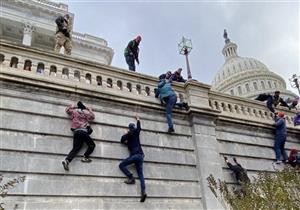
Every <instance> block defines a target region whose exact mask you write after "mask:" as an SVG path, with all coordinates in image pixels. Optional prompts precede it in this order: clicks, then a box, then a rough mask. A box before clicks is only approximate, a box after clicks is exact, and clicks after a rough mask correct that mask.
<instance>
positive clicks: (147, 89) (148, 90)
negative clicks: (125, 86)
mask: <svg viewBox="0 0 300 210" xmlns="http://www.w3.org/2000/svg"><path fill="white" fill-rule="evenodd" d="M145 91H146V95H147V96H150V88H149V87H146V88H145Z"/></svg>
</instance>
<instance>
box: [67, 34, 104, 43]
mask: <svg viewBox="0 0 300 210" xmlns="http://www.w3.org/2000/svg"><path fill="white" fill-rule="evenodd" d="M72 38H74V39H77V40H80V41H85V42H90V43H93V44H96V45H102V46H106V47H107V41H105V40H104V39H101V38H99V37H94V36H91V35H88V34H82V33H79V32H73V33H72Z"/></svg>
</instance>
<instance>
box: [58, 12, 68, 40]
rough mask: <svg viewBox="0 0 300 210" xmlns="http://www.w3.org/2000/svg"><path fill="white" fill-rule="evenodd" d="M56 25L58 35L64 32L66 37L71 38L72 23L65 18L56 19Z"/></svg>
mask: <svg viewBox="0 0 300 210" xmlns="http://www.w3.org/2000/svg"><path fill="white" fill-rule="evenodd" d="M55 23H56V25H57V30H56V33H58V32H62V33H63V34H64V35H65V36H66V37H68V38H70V32H71V28H70V23H69V22H68V21H67V20H66V19H65V18H64V17H63V16H59V17H58V18H56V20H55Z"/></svg>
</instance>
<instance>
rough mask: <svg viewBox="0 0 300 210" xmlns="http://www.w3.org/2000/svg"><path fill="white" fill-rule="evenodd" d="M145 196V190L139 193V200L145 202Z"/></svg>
mask: <svg viewBox="0 0 300 210" xmlns="http://www.w3.org/2000/svg"><path fill="white" fill-rule="evenodd" d="M146 198H147V194H146V192H142V193H141V200H140V202H145V200H146Z"/></svg>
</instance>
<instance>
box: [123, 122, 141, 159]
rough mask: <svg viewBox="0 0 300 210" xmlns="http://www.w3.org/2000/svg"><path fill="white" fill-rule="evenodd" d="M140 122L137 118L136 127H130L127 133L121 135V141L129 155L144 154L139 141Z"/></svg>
mask: <svg viewBox="0 0 300 210" xmlns="http://www.w3.org/2000/svg"><path fill="white" fill-rule="evenodd" d="M140 132H141V123H140V121H139V120H138V121H137V123H136V128H134V129H130V130H129V131H128V133H126V134H125V135H123V136H122V138H121V143H122V144H125V145H127V147H128V150H129V152H130V156H132V155H135V154H142V155H143V154H144V152H143V150H142V146H141V143H140Z"/></svg>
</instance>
